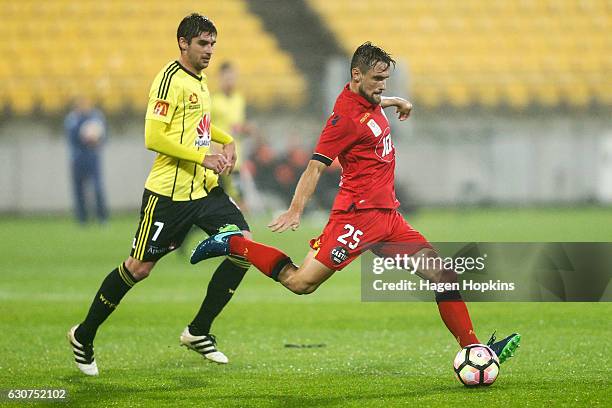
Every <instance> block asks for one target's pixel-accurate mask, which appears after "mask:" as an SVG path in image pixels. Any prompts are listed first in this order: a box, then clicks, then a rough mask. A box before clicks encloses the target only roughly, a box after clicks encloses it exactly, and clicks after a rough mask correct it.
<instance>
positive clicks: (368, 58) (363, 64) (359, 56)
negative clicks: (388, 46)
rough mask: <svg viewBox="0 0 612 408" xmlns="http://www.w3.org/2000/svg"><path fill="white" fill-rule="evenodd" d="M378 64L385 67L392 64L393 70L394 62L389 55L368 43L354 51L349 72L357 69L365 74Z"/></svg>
mask: <svg viewBox="0 0 612 408" xmlns="http://www.w3.org/2000/svg"><path fill="white" fill-rule="evenodd" d="M378 62H383V63H385V64H387V66H389V65H391V64H393V68H395V60H394V59H393V58H391V55H390V54H388V53H387V52H386V51H385V50H383V49H382V48H380V47H377V46H376V45H374V44H372V43H371V42H369V41H368V42H365V43H363V44H361V45H360V46H359V47H357V49H356V50H355V53H354V54H353V58H352V59H351V71H352V70H353V68H359V70H360V71H361V72H363V73H364V74H365V73H366V72H368V71H369V70H370V69H371V68H374V66H375V65H376V64H377V63H378Z"/></svg>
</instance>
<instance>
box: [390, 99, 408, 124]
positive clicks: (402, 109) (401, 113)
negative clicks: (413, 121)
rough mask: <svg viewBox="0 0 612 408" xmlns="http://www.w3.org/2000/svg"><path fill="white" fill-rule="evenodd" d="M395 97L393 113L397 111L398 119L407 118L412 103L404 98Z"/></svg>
mask: <svg viewBox="0 0 612 408" xmlns="http://www.w3.org/2000/svg"><path fill="white" fill-rule="evenodd" d="M395 99H396V101H394V102H395V103H394V105H395V106H396V110H395V113H397V117H398V118H399V120H406V119H408V116H410V112H412V104H411V103H410V102H409V101H407V100H406V99H404V98H400V97H396V98H395Z"/></svg>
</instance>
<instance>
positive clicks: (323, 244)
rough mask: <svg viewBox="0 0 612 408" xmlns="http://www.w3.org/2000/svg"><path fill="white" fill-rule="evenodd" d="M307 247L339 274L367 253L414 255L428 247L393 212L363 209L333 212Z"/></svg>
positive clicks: (408, 225)
mask: <svg viewBox="0 0 612 408" xmlns="http://www.w3.org/2000/svg"><path fill="white" fill-rule="evenodd" d="M310 247H311V248H312V249H314V250H315V251H317V252H316V255H315V259H316V260H318V261H319V262H321V263H322V264H323V265H325V266H327V267H328V268H330V269H333V270H336V271H338V270H341V269H342V268H344V267H345V266H346V265H348V264H349V263H351V262H352V261H353V260H354V259H355V258H357V257H358V256H359V255H361V253H362V252H364V251H367V250H371V251H372V252H374V253H375V254H376V255H379V256H395V255H397V254H406V255H413V254H414V253H416V252H418V251H420V250H421V249H423V248H431V245H430V244H429V243H428V242H427V240H426V239H425V237H424V236H423V235H421V233H419V232H418V231H417V230H415V229H414V228H412V227H411V226H410V224H408V223H407V222H406V220H404V218H403V217H402V216H401V214H400V213H399V212H397V211H396V210H392V209H366V210H351V211H343V212H340V211H337V212H332V213H331V215H330V217H329V221H328V222H327V225H326V226H325V229H324V230H323V233H322V234H321V235H319V237H318V238H317V239H312V240H310Z"/></svg>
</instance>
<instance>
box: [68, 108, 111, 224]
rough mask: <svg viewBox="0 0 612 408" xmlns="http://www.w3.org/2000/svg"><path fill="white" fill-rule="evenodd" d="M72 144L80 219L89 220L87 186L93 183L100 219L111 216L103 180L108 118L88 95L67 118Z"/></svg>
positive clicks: (74, 186)
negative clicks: (102, 161) (103, 153)
mask: <svg viewBox="0 0 612 408" xmlns="http://www.w3.org/2000/svg"><path fill="white" fill-rule="evenodd" d="M64 126H65V129H66V135H67V137H68V143H69V145H70V169H71V173H72V186H73V194H74V205H75V215H76V218H77V220H78V222H79V223H81V224H85V223H86V222H87V218H88V217H87V213H88V203H87V189H88V186H92V187H93V190H94V196H95V208H96V217H97V219H98V221H99V222H100V223H104V222H105V221H106V220H107V218H108V210H107V207H106V198H105V194H104V184H103V180H102V169H101V165H102V163H101V160H102V146H103V145H104V142H105V141H106V137H107V135H106V120H105V118H104V115H103V114H102V112H101V111H99V110H98V109H96V108H95V107H94V105H93V104H92V102H91V101H90V100H89V99H88V98H86V97H79V98H77V100H76V102H75V104H74V108H73V110H72V111H71V112H70V113H69V114H68V115H67V116H66V119H65V121H64Z"/></svg>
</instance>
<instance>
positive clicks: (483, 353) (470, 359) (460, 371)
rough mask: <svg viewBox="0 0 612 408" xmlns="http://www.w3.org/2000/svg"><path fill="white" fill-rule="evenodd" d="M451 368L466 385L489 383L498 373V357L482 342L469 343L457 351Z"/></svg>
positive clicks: (492, 381) (493, 380)
mask: <svg viewBox="0 0 612 408" xmlns="http://www.w3.org/2000/svg"><path fill="white" fill-rule="evenodd" d="M453 368H454V371H455V375H456V376H457V379H458V380H459V381H460V382H461V384H463V385H465V386H466V387H477V386H479V385H491V384H493V383H494V382H495V380H496V379H497V376H498V375H499V358H497V355H496V354H495V352H494V351H493V350H491V348H490V347H487V346H485V345H484V344H470V345H469V346H466V347H464V348H463V349H462V350H461V351H459V353H457V356H456V357H455V361H454V362H453Z"/></svg>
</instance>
